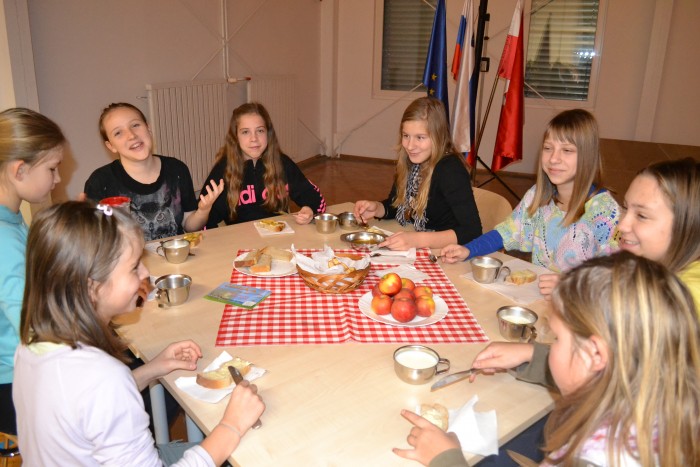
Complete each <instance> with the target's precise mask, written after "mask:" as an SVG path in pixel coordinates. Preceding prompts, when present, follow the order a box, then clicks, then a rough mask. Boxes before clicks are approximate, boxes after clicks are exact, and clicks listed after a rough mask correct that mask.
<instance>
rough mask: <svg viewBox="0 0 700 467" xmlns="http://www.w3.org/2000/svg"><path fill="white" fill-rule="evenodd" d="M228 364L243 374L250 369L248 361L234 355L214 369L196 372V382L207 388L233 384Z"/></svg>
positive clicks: (224, 386)
mask: <svg viewBox="0 0 700 467" xmlns="http://www.w3.org/2000/svg"><path fill="white" fill-rule="evenodd" d="M229 366H233V367H235V368H236V369H237V370H238V371H240V372H241V375H243V376H245V375H246V374H248V372H249V371H250V362H246V361H245V360H241V359H240V358H238V357H234V358H233V359H231V360H229V361H227V362H224V363H223V364H222V365H221V366H220V367H219V368H217V369H216V370H211V371H205V372H203V373H197V384H199V385H200V386H203V387H205V388H208V389H223V388H226V387H229V386H230V385H231V384H233V378H231V373H230V372H229V370H228V367H229Z"/></svg>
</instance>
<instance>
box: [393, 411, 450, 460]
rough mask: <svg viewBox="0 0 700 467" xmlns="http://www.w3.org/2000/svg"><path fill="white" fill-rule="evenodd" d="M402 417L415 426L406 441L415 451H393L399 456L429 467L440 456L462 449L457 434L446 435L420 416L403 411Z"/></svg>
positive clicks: (395, 449) (397, 449) (396, 449)
mask: <svg viewBox="0 0 700 467" xmlns="http://www.w3.org/2000/svg"><path fill="white" fill-rule="evenodd" d="M401 416H402V417H403V418H405V419H406V420H408V421H409V422H411V423H412V424H413V428H411V431H410V433H409V434H408V437H407V438H406V441H408V444H410V445H411V446H413V448H414V449H399V448H394V449H392V451H393V452H394V454H396V455H397V456H399V457H403V458H404V459H411V460H414V461H418V462H420V463H421V464H423V465H428V464H430V461H432V460H433V459H434V458H435V456H437V455H438V454H440V453H442V452H445V451H447V450H449V449H454V448H459V447H460V445H459V441H458V440H457V435H456V434H454V433H445V432H444V431H442V430H441V429H440V428H438V427H437V426H435V425H433V424H432V423H430V422H429V421H428V420H426V419H425V418H423V417H421V416H420V415H416V414H415V413H413V412H411V411H409V410H402V411H401Z"/></svg>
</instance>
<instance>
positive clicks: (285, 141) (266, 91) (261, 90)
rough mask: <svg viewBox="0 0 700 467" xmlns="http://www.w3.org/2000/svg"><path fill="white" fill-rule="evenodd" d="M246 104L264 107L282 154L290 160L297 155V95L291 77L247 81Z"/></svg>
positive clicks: (268, 77) (272, 77)
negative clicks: (257, 103) (256, 104)
mask: <svg viewBox="0 0 700 467" xmlns="http://www.w3.org/2000/svg"><path fill="white" fill-rule="evenodd" d="M248 102H259V103H261V104H262V105H264V106H265V108H266V109H267V111H268V113H269V114H270V118H271V119H272V124H273V125H274V126H275V131H276V132H277V139H278V140H279V143H280V147H281V148H282V152H284V153H285V154H287V155H288V156H289V157H291V158H292V159H296V158H298V153H297V130H298V128H297V120H298V116H297V93H296V81H295V80H294V77H292V76H286V75H268V76H265V75H263V76H253V77H252V79H251V80H250V81H248Z"/></svg>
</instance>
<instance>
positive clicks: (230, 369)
mask: <svg viewBox="0 0 700 467" xmlns="http://www.w3.org/2000/svg"><path fill="white" fill-rule="evenodd" d="M228 372H229V373H231V378H233V382H234V383H236V384H238V383H240V382H241V381H243V375H241V372H240V371H238V369H237V368H236V367H235V366H231V365H229V367H228ZM261 426H262V422H261V421H260V419H258V421H257V422H255V423H253V429H254V430H257V429H258V428H260V427H261Z"/></svg>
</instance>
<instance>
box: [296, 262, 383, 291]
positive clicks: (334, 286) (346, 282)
mask: <svg viewBox="0 0 700 467" xmlns="http://www.w3.org/2000/svg"><path fill="white" fill-rule="evenodd" d="M336 256H344V257H347V258H350V259H355V260H356V259H360V258H361V256H360V255H353V254H345V253H338V254H336ZM369 268H370V265H369V264H368V265H367V267H366V268H364V269H355V270H354V271H352V272H348V273H346V274H314V273H312V272H309V271H306V270H304V269H302V268H300V267H299V265H298V264H297V272H299V276H300V277H301V278H302V279H303V280H304V283H305V284H306V285H308V286H309V287H311V288H312V289H314V290H317V291H319V292H323V293H345V292H350V291H351V290H355V289H356V288H357V287H359V286H360V285H361V284H362V283H363V282H364V281H365V278H366V277H367V273H369Z"/></svg>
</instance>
